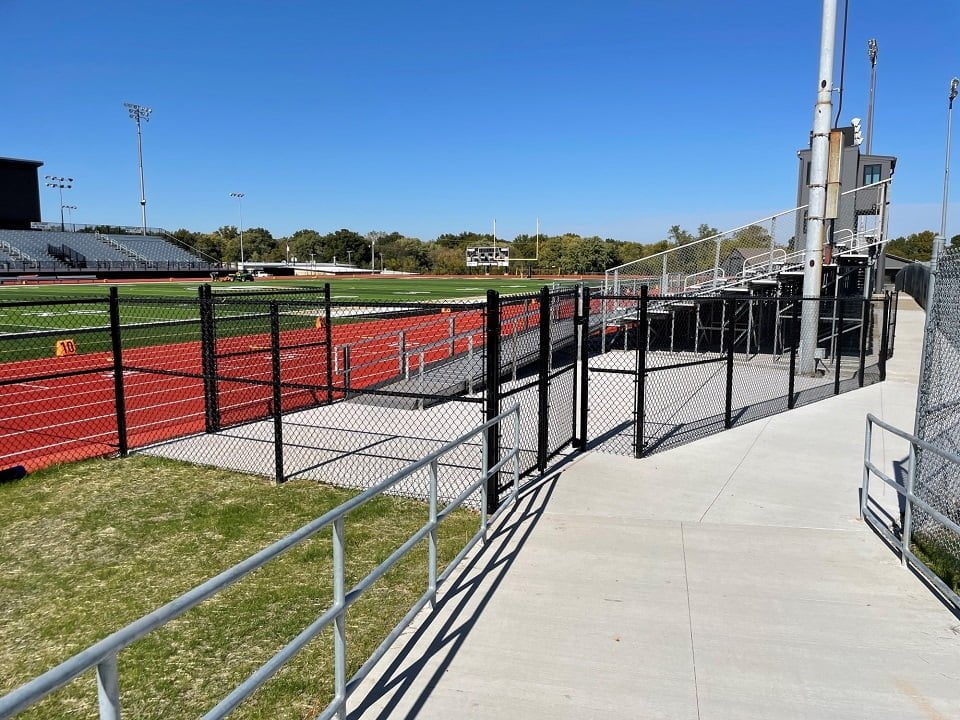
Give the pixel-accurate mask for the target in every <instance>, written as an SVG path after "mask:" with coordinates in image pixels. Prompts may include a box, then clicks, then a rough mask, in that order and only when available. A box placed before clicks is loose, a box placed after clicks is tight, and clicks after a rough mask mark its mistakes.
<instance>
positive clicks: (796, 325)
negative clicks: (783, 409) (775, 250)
mask: <svg viewBox="0 0 960 720" xmlns="http://www.w3.org/2000/svg"><path fill="white" fill-rule="evenodd" d="M801 302H803V301H802V300H800V298H797V299H795V300H794V302H793V308H792V310H791V312H790V334H791V335H792V336H793V337H792V338H791V340H790V378H789V380H788V382H789V387H788V389H787V409H788V410H793V408H794V406H795V405H796V403H797V397H796V386H797V345H799V344H800V303H801ZM777 312H779V309H778V310H777Z"/></svg>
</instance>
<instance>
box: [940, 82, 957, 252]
mask: <svg viewBox="0 0 960 720" xmlns="http://www.w3.org/2000/svg"><path fill="white" fill-rule="evenodd" d="M958 86H960V78H954V79H953V80H951V81H950V93H949V94H948V96H947V101H948V102H947V158H946V160H945V161H944V164H943V205H942V206H941V208H940V244H941V246H942V245H943V241H944V240H946V239H947V200H948V195H949V193H950V136H951V134H952V132H953V101H954V100H956V99H957V88H958ZM934 249H936V243H934Z"/></svg>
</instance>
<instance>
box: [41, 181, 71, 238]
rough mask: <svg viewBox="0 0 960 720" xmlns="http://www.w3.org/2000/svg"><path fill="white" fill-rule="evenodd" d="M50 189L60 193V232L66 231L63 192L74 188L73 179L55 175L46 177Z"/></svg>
mask: <svg viewBox="0 0 960 720" xmlns="http://www.w3.org/2000/svg"><path fill="white" fill-rule="evenodd" d="M44 179H46V181H47V187H48V188H56V189H57V190H59V191H60V232H63V231H64V230H65V228H64V226H63V191H64V190H70V189H72V188H73V178H68V177H56V176H54V175H45V176H44Z"/></svg>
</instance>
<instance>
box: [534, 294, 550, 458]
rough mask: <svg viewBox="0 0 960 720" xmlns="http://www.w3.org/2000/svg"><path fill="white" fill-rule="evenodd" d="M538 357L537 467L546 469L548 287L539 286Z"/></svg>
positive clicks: (547, 431) (547, 437)
mask: <svg viewBox="0 0 960 720" xmlns="http://www.w3.org/2000/svg"><path fill="white" fill-rule="evenodd" d="M539 345H540V348H539V349H540V357H539V358H538V361H537V372H538V377H537V401H538V403H537V469H538V470H539V471H540V472H544V471H545V470H546V469H547V445H548V443H549V442H550V440H549V437H550V435H549V431H550V380H549V378H550V288H548V287H547V286H546V285H544V286H543V287H542V288H540V343H539Z"/></svg>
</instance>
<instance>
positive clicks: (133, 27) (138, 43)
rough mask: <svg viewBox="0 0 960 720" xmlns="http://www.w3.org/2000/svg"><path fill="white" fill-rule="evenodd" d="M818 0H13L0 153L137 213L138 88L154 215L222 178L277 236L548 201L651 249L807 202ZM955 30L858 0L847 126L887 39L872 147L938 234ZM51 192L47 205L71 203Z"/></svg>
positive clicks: (221, 211)
mask: <svg viewBox="0 0 960 720" xmlns="http://www.w3.org/2000/svg"><path fill="white" fill-rule="evenodd" d="M842 3H843V0H840V4H841V7H842ZM820 9H821V8H820V2H818V1H817V0H806V1H800V0H782V1H780V2H769V1H765V2H745V1H744V2H737V1H736V0H731V1H729V2H716V0H712V1H699V0H698V1H689V2H680V1H678V0H646V1H643V2H641V1H635V2H619V1H609V2H604V1H596V2H563V1H562V0H554V1H553V2H549V3H548V2H501V1H499V0H497V1H491V0H485V1H484V2H482V3H480V2H477V3H461V2H449V1H446V2H439V1H433V0H430V1H424V2H366V1H364V0H357V1H356V2H348V3H343V2H338V3H331V2H305V1H304V2H287V1H285V0H277V1H275V2H265V1H264V2H248V1H246V0H233V1H232V2H220V1H219V0H217V1H209V2H206V1H205V2H198V1H193V2H177V1H171V0H168V1H166V2H153V3H138V2H130V1H129V0H127V1H126V2H122V3H121V2H112V1H110V2H89V3H79V2H61V1H60V0H47V1H46V2H42V3H40V2H36V0H0V28H2V29H3V32H2V34H3V38H4V50H5V52H4V60H5V62H4V65H5V73H4V80H3V86H4V87H3V93H4V102H3V103H0V155H3V156H12V157H25V158H31V159H37V160H42V161H44V163H45V166H44V167H43V168H41V172H42V173H51V174H56V175H71V176H73V177H74V178H76V183H75V188H74V189H73V190H71V191H70V192H69V193H68V195H67V197H66V198H65V202H70V203H72V204H74V205H77V206H78V207H79V210H78V211H77V212H76V213H75V219H76V220H77V221H78V222H98V223H116V224H132V225H136V224H139V222H140V209H139V202H138V201H139V186H138V180H137V165H136V132H135V128H134V125H133V122H132V121H131V120H130V119H129V118H128V117H127V114H126V112H125V110H124V108H123V107H122V102H124V101H130V102H136V103H141V104H144V105H148V106H150V107H152V108H153V110H154V112H153V116H152V118H151V121H150V122H149V123H148V124H147V125H145V126H144V165H145V173H146V186H147V200H148V205H147V211H148V223H149V224H151V225H160V226H163V227H167V228H170V229H174V228H177V227H188V228H191V229H195V230H212V229H215V228H216V227H218V226H220V225H222V224H236V222H237V207H236V201H235V200H232V199H231V198H230V197H229V193H230V192H231V191H243V192H245V193H246V198H245V199H244V207H243V210H244V224H245V225H247V226H263V227H267V228H269V229H270V230H271V231H272V232H273V233H274V234H275V235H278V236H279V235H283V234H288V233H291V232H293V231H295V230H297V229H299V228H302V227H312V228H315V229H318V230H320V231H321V232H326V231H329V230H332V229H336V228H340V227H349V228H352V229H355V230H357V231H359V232H367V231H369V230H387V231H392V230H397V231H400V232H402V233H405V234H407V235H412V236H417V237H420V238H422V239H431V238H433V237H435V236H436V235H437V234H439V233H441V232H458V231H460V230H474V231H480V232H484V231H489V230H490V228H491V224H492V220H493V218H496V219H497V230H498V235H499V236H501V237H506V238H511V237H513V236H514V235H516V234H517V233H521V232H533V230H534V227H535V226H534V223H535V217H536V216H539V217H540V218H541V223H542V228H543V230H544V232H548V233H558V232H564V231H570V232H579V233H581V234H598V235H601V236H604V237H616V238H619V239H622V240H634V241H641V242H651V241H655V240H657V239H660V238H661V237H663V236H664V233H665V231H666V229H667V228H668V227H669V226H670V225H671V224H674V223H680V224H682V225H685V226H690V227H693V226H695V225H696V224H698V223H700V222H708V223H710V224H712V225H716V226H719V227H724V226H727V227H729V226H733V225H739V224H741V223H742V222H746V221H749V220H751V219H752V218H754V217H759V216H762V215H765V214H767V213H770V212H775V211H777V210H781V209H785V208H789V207H792V206H793V205H794V201H795V197H796V186H795V178H796V162H797V160H796V154H795V151H796V150H797V149H799V148H801V147H803V146H805V145H806V143H807V137H808V133H809V131H810V127H811V123H812V116H813V104H814V100H815V85H816V72H817V56H818V46H819V30H820ZM958 27H960V3H956V2H952V1H948V0H913V1H912V2H910V3H904V2H902V0H874V1H873V2H870V3H866V2H863V1H860V2H858V1H857V0H851V9H850V24H849V34H848V61H847V75H846V94H845V99H844V110H843V115H842V118H843V119H844V121H846V120H849V118H850V117H853V116H854V115H857V116H860V117H865V115H866V102H867V90H868V80H869V65H868V62H867V59H866V42H867V39H868V38H869V37H876V38H877V40H878V42H879V45H880V57H879V63H878V83H877V111H876V121H875V135H874V145H873V149H874V152H877V153H882V154H891V155H897V156H899V158H900V160H899V166H898V169H897V175H896V181H895V184H894V189H893V196H892V200H893V203H894V207H893V212H892V215H891V229H892V231H893V232H894V233H904V232H912V231H915V230H920V229H924V228H936V227H938V225H939V216H940V215H939V212H940V197H941V191H942V180H943V158H944V137H945V125H946V93H947V86H948V83H949V79H950V77H952V76H953V75H954V74H960V44H958V43H957V40H956V38H957V31H958ZM842 124H847V123H846V122H843V123H842ZM958 124H960V123H958ZM957 134H958V135H960V132H958V133H957ZM955 144H960V142H958V143H955ZM954 154H955V156H960V151H957V152H955V153H954ZM955 165H958V166H960V161H958V162H957V163H955ZM958 175H960V173H957V172H954V178H955V179H954V182H953V188H952V191H951V220H950V222H949V228H948V229H949V234H955V233H958V232H960V177H958ZM44 190H45V192H44V194H43V213H44V219H49V220H54V219H57V218H56V216H57V211H58V207H57V206H58V204H59V203H58V201H57V199H56V197H55V196H54V195H53V194H52V192H53V191H47V190H46V189H44Z"/></svg>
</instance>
